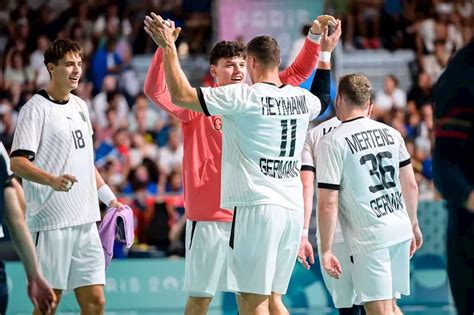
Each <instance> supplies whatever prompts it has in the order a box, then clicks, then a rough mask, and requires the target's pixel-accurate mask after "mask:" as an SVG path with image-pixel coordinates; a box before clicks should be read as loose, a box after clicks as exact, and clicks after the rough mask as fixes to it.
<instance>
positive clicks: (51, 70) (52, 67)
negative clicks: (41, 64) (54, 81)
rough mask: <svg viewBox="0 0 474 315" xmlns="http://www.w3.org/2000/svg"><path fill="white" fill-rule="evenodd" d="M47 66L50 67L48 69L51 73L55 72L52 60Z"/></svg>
mask: <svg viewBox="0 0 474 315" xmlns="http://www.w3.org/2000/svg"><path fill="white" fill-rule="evenodd" d="M47 68H48V71H49V73H51V72H53V71H54V64H53V63H51V62H50V63H48V66H47Z"/></svg>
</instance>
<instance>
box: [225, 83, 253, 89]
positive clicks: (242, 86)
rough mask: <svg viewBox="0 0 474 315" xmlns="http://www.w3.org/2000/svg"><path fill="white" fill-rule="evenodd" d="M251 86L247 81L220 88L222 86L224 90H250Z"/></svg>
mask: <svg viewBox="0 0 474 315" xmlns="http://www.w3.org/2000/svg"><path fill="white" fill-rule="evenodd" d="M252 87H253V86H250V85H248V84H247V83H235V84H228V85H224V86H220V88H224V89H226V90H251V89H252Z"/></svg>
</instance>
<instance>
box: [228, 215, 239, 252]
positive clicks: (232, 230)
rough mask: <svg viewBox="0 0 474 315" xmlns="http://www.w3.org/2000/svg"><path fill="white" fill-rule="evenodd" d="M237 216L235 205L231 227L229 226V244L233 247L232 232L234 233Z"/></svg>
mask: <svg viewBox="0 0 474 315" xmlns="http://www.w3.org/2000/svg"><path fill="white" fill-rule="evenodd" d="M236 217H237V207H234V215H233V216H232V227H231V228H230V240H229V246H230V248H232V249H234V234H235V218H236Z"/></svg>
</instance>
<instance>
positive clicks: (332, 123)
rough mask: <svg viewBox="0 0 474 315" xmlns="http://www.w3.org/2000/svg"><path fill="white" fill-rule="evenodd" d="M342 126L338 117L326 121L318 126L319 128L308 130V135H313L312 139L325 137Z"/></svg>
mask: <svg viewBox="0 0 474 315" xmlns="http://www.w3.org/2000/svg"><path fill="white" fill-rule="evenodd" d="M340 124H341V121H340V120H339V119H337V117H336V116H334V117H332V118H330V119H328V120H325V121H323V122H321V123H320V124H318V125H317V126H315V127H313V128H311V129H309V130H308V132H307V134H308V135H311V137H313V138H315V137H318V136H324V135H327V134H329V133H330V132H331V131H333V130H334V129H336V127H337V126H339V125H340Z"/></svg>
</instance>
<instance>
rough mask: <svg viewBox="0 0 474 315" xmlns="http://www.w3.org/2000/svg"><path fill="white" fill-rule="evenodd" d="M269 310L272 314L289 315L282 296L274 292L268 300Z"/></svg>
mask: <svg viewBox="0 0 474 315" xmlns="http://www.w3.org/2000/svg"><path fill="white" fill-rule="evenodd" d="M268 310H269V312H270V314H271V315H289V314H290V313H289V312H288V310H287V309H286V307H285V305H284V304H283V301H282V299H281V296H278V295H274V294H272V295H271V296H270V299H269V300H268Z"/></svg>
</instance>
